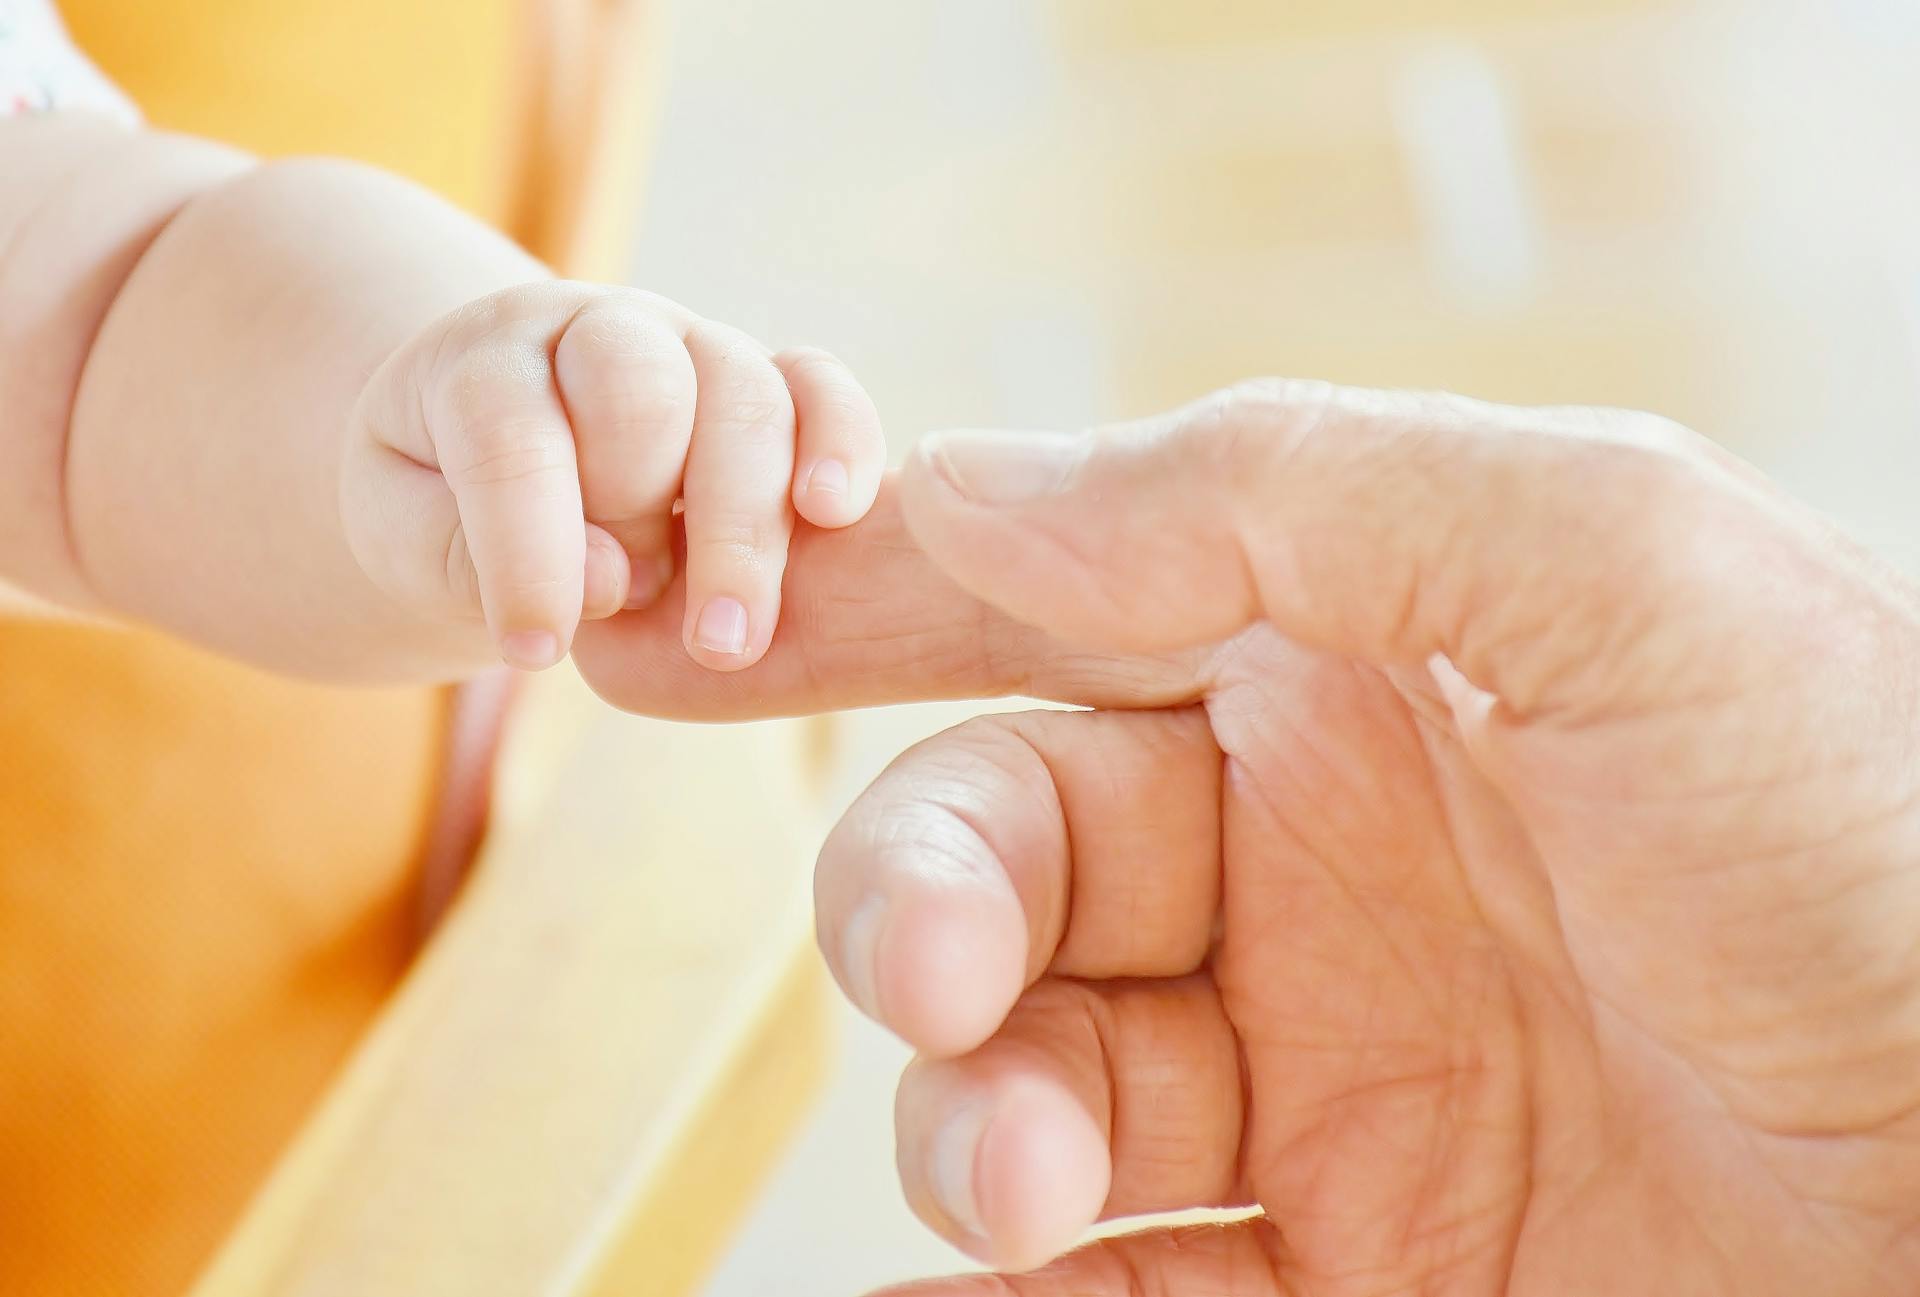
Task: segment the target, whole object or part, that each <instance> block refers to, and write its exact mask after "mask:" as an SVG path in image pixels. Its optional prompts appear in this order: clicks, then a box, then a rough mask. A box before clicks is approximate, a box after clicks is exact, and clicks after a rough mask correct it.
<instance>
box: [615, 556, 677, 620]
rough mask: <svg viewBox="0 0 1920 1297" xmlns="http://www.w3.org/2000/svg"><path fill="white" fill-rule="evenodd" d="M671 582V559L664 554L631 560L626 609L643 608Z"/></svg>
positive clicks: (656, 597) (657, 596)
mask: <svg viewBox="0 0 1920 1297" xmlns="http://www.w3.org/2000/svg"><path fill="white" fill-rule="evenodd" d="M672 582H673V559H672V558H671V557H670V556H669V555H666V554H655V555H654V556H652V557H651V558H636V559H635V560H633V577H632V579H631V580H630V581H629V582H628V583H627V603H626V606H627V608H628V609H630V610H631V609H635V608H645V607H647V606H648V605H649V604H651V603H652V602H653V601H654V600H655V599H658V598H659V597H660V595H661V592H662V591H664V590H665V589H666V588H667V586H669V585H670V584H672Z"/></svg>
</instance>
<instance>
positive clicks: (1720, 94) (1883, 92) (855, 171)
mask: <svg viewBox="0 0 1920 1297" xmlns="http://www.w3.org/2000/svg"><path fill="white" fill-rule="evenodd" d="M1409 15H1418V22H1417V24H1416V23H1415V22H1413V21H1412V20H1410V17H1409ZM676 26H677V30H676V31H675V35H674V40H675V43H674V46H673V48H672V51H671V56H670V62H671V64H672V66H673V71H674V83H673V85H672V88H671V93H670V103H669V110H668V114H667V118H666V120H665V123H664V134H663V138H662V140H661V148H660V152H659V156H658V162H657V167H656V169H655V174H654V179H653V186H654V188H653V197H652V200H651V203H650V209H649V211H648V212H647V215H646V221H645V225H644V230H643V233H642V235H641V237H640V239H639V242H638V248H637V271H636V277H637V280H638V282H640V283H643V284H645V285H647V286H649V287H652V288H655V289H658V290H660V291H663V292H666V293H669V294H671V295H673V296H676V297H679V298H681V299H682V300H684V301H686V302H688V303H689V304H690V305H693V306H694V307H696V308H697V309H700V310H702V311H705V312H707V313H710V314H712V315H715V316H717V317H719V318H722V319H728V320H731V321H734V322H736V323H739V324H742V325H744V326H746V327H748V328H750V329H753V330H755V331H756V332H758V333H760V334H761V335H763V336H764V337H766V338H767V339H768V340H769V341H772V342H775V343H790V342H798V341H812V342H819V343H822V344H824V345H827V346H829V347H832V348H834V349H835V350H837V351H839V352H840V353H841V354H843V355H844V356H845V357H846V358H847V359H848V360H849V361H851V362H852V363H853V364H854V365H855V366H856V368H857V369H858V370H859V372H860V373H861V374H862V376H863V377H864V378H865V379H866V380H867V382H868V383H869V385H870V386H871V388H872V390H873V392H874V394H875V396H876V398H877V399H878V401H879V404H880V408H881V410H882V412H883V414H885V415H886V417H887V419H888V423H889V428H890V432H891V435H892V437H893V439H894V444H895V446H896V448H898V447H903V446H905V445H906V444H908V443H909V442H910V441H911V440H912V439H913V438H914V437H915V436H917V435H918V434H919V433H920V432H922V431H924V430H926V429H928V428H931V427H937V426H942V425H954V424H978V423H986V424H1001V425H1010V426H1020V427H1034V426H1047V425H1054V426H1058V425H1076V424H1082V423H1086V422H1089V421H1093V420H1097V419H1104V418H1111V417H1119V416H1124V415H1131V414H1138V413H1143V412H1146V411H1149V410H1153V409H1157V408H1161V407H1164V406H1167V405H1170V404H1173V403H1175V402H1178V401H1180V400H1183V399H1185V398H1187V397H1191V396H1195V395H1198V394H1200V393H1201V392H1203V391H1205V390H1206V389H1208V388H1210V387H1213V386H1215V385H1218V384H1222V383H1225V382H1228V381H1231V380H1232V379H1235V378H1239V377H1246V376H1250V375H1254V374H1263V373H1282V374H1290V375H1297V376H1307V377H1320V378H1331V379H1337V380H1341V381H1347V382H1356V383H1366V384H1375V385H1408V386H1426V387H1445V388H1453V389H1457V390H1463V391H1467V392H1471V393H1473V394H1476V395H1482V396H1487V397H1493V398H1501V399H1507V400H1513V401H1522V402H1560V401H1566V402H1605V403H1612V404H1622V405H1638V406H1645V407H1649V408H1654V409H1658V410H1660V411H1662V412H1664V413H1667V414H1670V415H1672V416H1674V417H1676V418H1679V419H1681V420H1683V421H1686V422H1689V423H1691V424H1693V425H1694V426H1696V427H1698V428H1700V429H1701V430H1703V431H1705V432H1708V433H1710V434H1711V435H1713V436H1716V437H1718V438H1720V439H1721V440H1723V441H1725V442H1726V443H1728V444H1729V445H1731V446H1733V447H1734V448H1736V449H1737V450H1739V451H1740V452H1741V453H1743V454H1745V455H1748V456H1749V457H1751V458H1753V459H1755V460H1757V461H1758V462H1759V463H1761V464H1762V466H1764V467H1766V468H1767V469H1769V470H1770V471H1772V472H1774V473H1775V474H1777V475H1778V476H1780V477H1781V478H1783V479H1784V480H1785V481H1786V482H1787V483H1788V484H1789V485H1790V486H1791V487H1792V488H1793V489H1795V490H1796V491H1798V492H1800V493H1801V494H1802V495H1804V496H1807V497H1809V498H1810V499H1812V500H1814V501H1815V502H1816V503H1818V504H1819V505H1821V506H1822V507H1824V508H1826V509H1828V510H1829V511H1831V512H1833V513H1834V514H1836V515H1838V516H1840V517H1841V518H1842V519H1844V520H1845V521H1847V522H1848V523H1849V524H1850V525H1852V526H1853V527H1854V528H1855V529H1856V530H1857V531H1859V532H1861V533H1862V534H1864V535H1866V536H1867V537H1868V538H1869V539H1870V540H1871V541H1872V542H1873V543H1875V544H1876V545H1877V546H1879V547H1880V548H1881V549H1883V550H1884V551H1886V552H1888V553H1889V554H1892V555H1893V556H1895V557H1896V558H1898V559H1900V560H1901V561H1902V562H1904V563H1906V564H1907V565H1908V566H1910V567H1912V568H1914V569H1916V570H1920V521H1917V520H1916V511H1915V509H1914V507H1913V505H1912V503H1911V501H1912V499H1913V496H1914V487H1915V483H1916V482H1920V435H1916V434H1917V433H1920V145H1917V144H1916V142H1915V141H1916V140H1917V139H1920V84H1916V83H1917V82H1920V77H1916V75H1915V71H1914V70H1915V69H1916V68H1920V5H1915V4H1912V3H1910V2H1909V0H1749V2H1746V3H1706V2H1682V0H1557V2H1556V0H1425V2H1424V3H1419V4H1407V3H1404V2H1401V0H785V2H775V0H681V3H680V4H679V7H678V22H677V25H676ZM952 714H953V713H952V712H951V711H949V712H943V713H940V714H939V716H938V717H936V716H935V715H933V714H929V713H925V712H909V713H895V714H889V715H884V716H869V717H866V718H862V719H860V720H859V721H857V722H856V723H855V736H856V737H855V742H854V745H853V751H854V754H855V758H854V760H853V761H852V762H851V763H850V766H849V769H848V771H847V772H846V777H845V780H844V783H845V785H846V786H845V788H844V789H843V790H842V793H843V795H845V796H850V795H851V792H852V790H853V789H854V788H855V787H857V785H858V783H859V782H860V781H861V780H862V779H863V778H864V777H865V776H867V775H870V774H871V773H872V772H873V770H874V769H875V768H877V766H878V764H879V763H880V761H881V760H883V759H884V755H885V754H888V753H890V752H892V751H896V750H898V748H899V747H900V746H901V745H902V744H903V743H904V742H905V741H906V740H907V739H908V738H910V737H911V736H913V735H916V734H919V733H925V732H927V731H929V730H930V729H932V728H934V726H935V724H936V721H937V720H938V719H940V718H942V717H949V716H951V715H952ZM903 1057H904V1056H903V1054H902V1053H901V1052H900V1051H899V1050H898V1049H897V1047H894V1046H892V1045H891V1044H890V1043H888V1042H887V1041H885V1040H884V1038H882V1037H880V1036H879V1035H878V1034H877V1033H874V1032H872V1031H870V1030H866V1029H861V1028H858V1027H855V1028H854V1029H852V1030H851V1033H850V1035H849V1037H848V1044H847V1047H846V1061H847V1069H846V1073H845V1076H844V1077H843V1080H842V1082H841V1083H840V1086H839V1088H838V1089H837V1090H836V1092H835V1094H834V1095H833V1097H832V1099H831V1101H830V1102H829V1104H828V1106H827V1108H826V1109H825V1110H824V1114H823V1117H822V1119H821V1121H820V1122H819V1123H818V1124H817V1125H816V1127H815V1128H814V1129H813V1130H812V1131H811V1132H810V1133H809V1135H808V1136H807V1137H806V1140H805V1142H804V1144H803V1146H802V1148H801V1150H800V1152H799V1154H798V1155H797V1156H796V1158H795V1159H794V1160H793V1161H792V1162H791V1163H790V1164H789V1166H788V1167H787V1169H786V1171H785V1172H784V1173H783V1175H782V1178H781V1180H780V1182H779V1183H778V1184H777V1185H776V1186H774V1188H773V1190H772V1191H771V1193H770V1196H769V1197H768V1199H767V1201H766V1202H765V1204H764V1205H763V1207H762V1209H761V1211H760V1212H759V1214H758V1215H757V1216H756V1218H755V1220H754V1221H753V1222H752V1223H751V1225H750V1226H749V1228H748V1231H747V1233H746V1235H745V1237H744V1238H743V1239H742V1242H741V1244H740V1247H739V1249H738V1250H737V1252H736V1254H735V1256H734V1257H733V1258H732V1260H731V1261H730V1262H729V1263H728V1265H727V1267H726V1269H725V1270H724V1271H723V1273H722V1274H721V1275H720V1276H719V1277H718V1279H717V1281H716V1284H715V1286H714V1289H713V1297H749V1295H751V1297H759V1295H760V1294H766V1293H773V1292H778V1293H781V1294H783V1297H788V1295H791V1297H811V1295H813V1294H820V1295H821V1297H847V1295H849V1294H852V1293H855V1292H857V1291H859V1290H860V1289H861V1288H862V1287H863V1286H864V1285H866V1284H870V1283H876V1282H879V1281H881V1280H883V1279H889V1278H898V1277H903V1276H905V1275H907V1274H909V1273H912V1272H914V1271H916V1270H922V1269H927V1268H940V1267H942V1266H944V1265H946V1264H950V1263H951V1262H952V1260H953V1256H952V1254H951V1253H949V1252H947V1251H946V1250H945V1249H944V1248H943V1247H941V1246H939V1245H938V1244H935V1243H933V1242H931V1241H929V1240H928V1239H926V1237H925V1236H924V1235H922V1234H920V1233H919V1232H918V1231H917V1227H914V1226H912V1225H911V1224H910V1223H909V1218H908V1217H907V1216H906V1214H905V1212H904V1210H903V1209H901V1208H900V1207H899V1206H898V1204H897V1200H896V1196H895V1194H894V1190H893V1185H892V1178H891V1169H890V1166H889V1160H890V1152H889V1150H890V1135H889V1126H890V1121H889V1117H888V1112H889V1094H890V1089H891V1082H892V1074H893V1072H895V1071H897V1069H898V1066H899V1064H900V1063H901V1062H902V1061H903Z"/></svg>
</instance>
